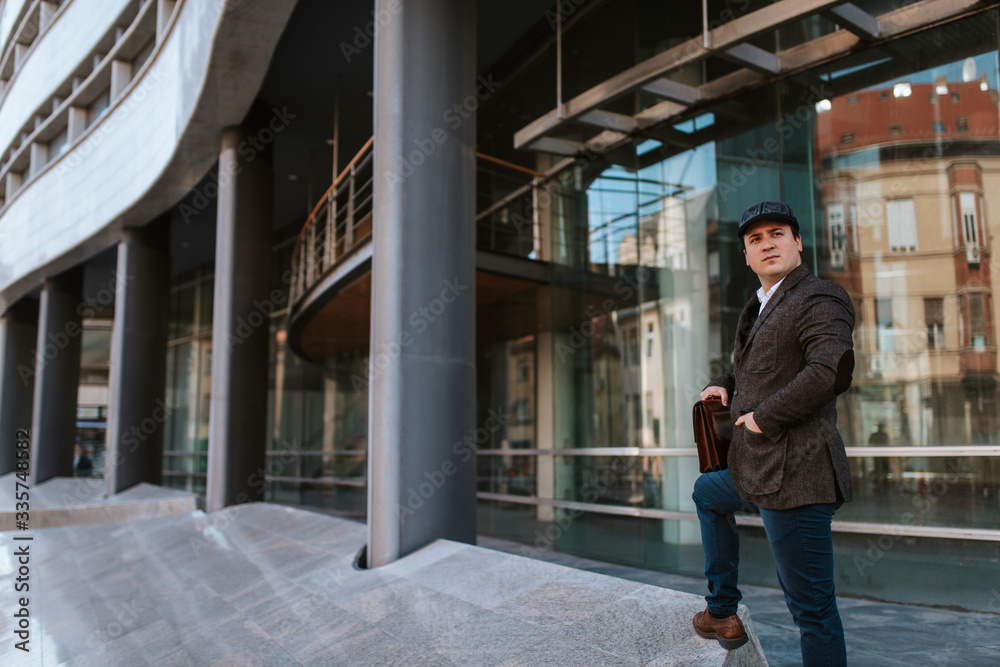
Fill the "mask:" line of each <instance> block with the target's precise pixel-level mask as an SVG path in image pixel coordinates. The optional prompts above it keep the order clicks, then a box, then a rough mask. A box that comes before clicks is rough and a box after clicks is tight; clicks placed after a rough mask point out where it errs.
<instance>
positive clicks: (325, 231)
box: [289, 137, 572, 308]
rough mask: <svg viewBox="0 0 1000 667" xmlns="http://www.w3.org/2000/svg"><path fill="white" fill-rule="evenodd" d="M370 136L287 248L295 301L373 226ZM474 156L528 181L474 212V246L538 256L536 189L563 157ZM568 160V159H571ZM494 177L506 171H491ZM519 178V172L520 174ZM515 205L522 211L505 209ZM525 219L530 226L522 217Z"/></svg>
mask: <svg viewBox="0 0 1000 667" xmlns="http://www.w3.org/2000/svg"><path fill="white" fill-rule="evenodd" d="M373 146H374V137H370V138H369V139H368V141H366V142H365V145H364V146H362V147H361V150H359V151H358V153H357V154H356V155H355V156H354V157H353V158H352V159H351V161H350V162H348V163H347V166H345V167H344V169H343V170H342V171H341V172H340V173H339V174H338V175H337V178H336V179H334V181H333V183H332V184H331V185H330V187H329V188H328V189H327V190H326V192H324V193H323V195H322V197H320V199H319V201H317V202H316V205H315V206H314V207H313V208H312V210H311V211H310V212H309V216H308V217H307V218H306V222H305V224H304V225H303V226H302V230H301V231H300V232H299V235H298V237H297V238H296V240H295V247H294V249H293V250H292V282H291V285H290V287H289V291H290V295H289V296H290V302H291V303H292V305H293V308H294V307H295V305H296V304H297V303H298V302H299V301H300V300H301V299H302V297H303V296H304V295H305V294H306V293H307V292H308V291H309V290H310V289H312V287H313V286H314V285H316V284H317V283H318V282H319V281H321V280H322V279H323V278H324V277H325V276H326V275H327V274H328V273H329V272H330V271H331V270H332V269H333V267H334V266H336V265H337V264H338V263H339V262H340V261H341V260H342V259H343V258H344V257H346V256H347V255H348V254H349V253H350V251H351V250H352V249H353V248H354V247H356V246H357V245H358V243H359V242H361V241H363V240H364V239H366V238H368V236H370V234H371V232H372V229H373V220H372V212H373V204H374V201H373V198H374V164H373V163H374V151H373ZM476 158H478V159H480V160H483V161H486V162H489V163H491V164H494V165H498V166H500V167H503V168H504V169H509V170H511V171H514V172H518V173H519V174H524V175H527V176H529V177H530V178H531V181H530V182H529V183H527V184H526V185H519V186H518V187H516V188H515V190H514V192H512V193H510V194H508V195H506V196H505V197H503V198H502V199H501V200H500V201H499V202H496V203H495V204H491V205H490V206H488V207H487V208H486V209H485V210H484V211H483V212H481V213H479V214H478V215H477V216H476V225H477V236H478V240H477V246H478V247H480V248H486V249H489V250H494V251H497V252H506V253H510V254H516V255H521V256H527V257H534V258H536V259H537V258H539V257H540V248H541V239H540V238H539V224H538V190H539V189H540V188H543V187H544V186H545V184H546V183H547V182H548V181H549V180H551V179H552V178H553V177H554V176H555V175H556V174H557V173H558V172H559V171H561V169H562V168H565V166H566V164H567V162H566V161H564V162H562V163H560V165H557V167H555V168H553V169H550V170H549V171H548V172H546V173H542V172H538V171H534V170H532V169H528V168H527V167H522V166H521V165H517V164H514V163H512V162H508V161H506V160H501V159H499V158H495V157H493V156H490V155H485V154H483V153H476ZM569 162H572V160H570V161H569ZM490 175H491V177H493V178H497V177H499V178H501V179H509V178H510V177H509V176H506V175H501V174H497V173H496V172H495V171H494V172H491V173H490ZM522 180H523V177H522ZM515 205H516V206H520V207H521V211H520V212H518V211H514V213H513V215H511V211H510V210H507V211H504V210H502V209H504V208H505V207H506V208H508V209H510V208H511V207H512V206H515ZM528 222H530V229H527V228H526V227H527V226H528V225H527V224H526V223H528Z"/></svg>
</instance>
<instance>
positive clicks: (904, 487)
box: [479, 3, 1000, 607]
mask: <svg viewBox="0 0 1000 667" xmlns="http://www.w3.org/2000/svg"><path fill="white" fill-rule="evenodd" d="M640 4H641V3H640ZM882 4H885V3H882ZM897 4H898V3H897ZM635 7H636V8H638V7H639V5H635ZM894 8H895V7H894V6H888V5H886V6H880V7H868V8H867V9H869V11H872V12H875V13H881V12H884V11H889V10H891V9H894ZM637 11H640V12H641V9H637ZM653 16H655V13H654V14H653V15H651V16H650V18H651V19H652V18H653ZM588 20H590V19H588ZM593 20H594V21H597V20H598V19H597V17H596V16H595V17H594V19H593ZM996 20H997V16H996V13H994V12H991V13H984V14H980V15H978V16H975V17H972V18H967V19H964V20H961V21H958V22H955V23H952V24H949V25H945V26H942V27H938V28H934V29H932V30H929V31H926V32H922V33H919V34H916V35H913V36H911V37H907V38H904V39H901V40H899V41H897V42H895V43H894V49H893V50H891V51H888V50H882V49H875V50H872V51H868V52H865V53H862V54H857V55H853V56H850V57H849V58H847V59H846V61H835V62H832V63H830V64H828V65H825V66H823V67H820V68H816V69H814V70H812V71H810V72H807V73H805V74H804V75H803V76H802V77H798V78H797V79H795V80H785V81H781V82H777V83H772V84H769V85H767V86H764V87H762V88H759V89H756V90H753V91H751V92H748V93H744V94H742V95H740V96H738V97H737V98H735V99H733V100H730V101H727V102H726V103H723V104H720V105H718V106H717V107H713V108H709V109H705V110H703V111H702V112H701V113H697V114H692V115H691V117H690V118H688V119H686V120H684V121H683V122H679V123H676V124H674V125H673V126H672V127H671V128H670V132H669V133H668V132H664V131H658V132H654V133H652V134H655V135H656V137H653V136H648V137H640V138H638V139H637V140H635V141H634V142H633V143H632V144H631V145H630V146H629V147H628V148H627V149H624V150H622V149H619V150H616V151H614V152H613V153H612V154H609V155H606V156H590V157H589V158H582V159H577V160H575V161H574V163H573V164H572V166H570V167H568V168H567V169H566V170H565V172H564V173H563V174H560V175H559V176H558V177H556V178H553V179H552V180H551V181H549V183H548V185H547V186H546V187H545V189H544V192H543V194H542V196H538V193H535V202H536V203H537V205H538V206H539V207H540V209H541V210H540V213H539V215H538V220H539V223H540V226H541V236H542V244H543V246H544V249H543V252H542V253H541V257H540V259H545V260H548V261H550V262H552V263H553V264H556V265H559V266H560V267H563V269H565V270H560V271H559V272H554V273H553V275H554V278H553V283H552V285H550V286H544V287H540V288H538V289H537V294H536V300H537V302H538V303H539V304H542V305H541V306H540V308H541V309H543V310H546V311H547V312H546V313H545V315H546V317H544V318H539V321H543V322H544V324H547V325H550V326H549V327H547V328H538V329H535V330H530V329H529V331H530V333H531V335H533V337H534V341H535V347H536V350H535V361H534V364H535V366H534V367H535V370H536V372H537V374H538V380H537V382H536V384H535V391H536V394H535V396H534V397H528V398H522V397H521V396H520V395H516V391H517V384H516V382H514V381H513V380H512V377H513V376H512V375H511V373H510V371H509V368H510V367H511V366H513V365H514V364H515V363H516V362H515V361H514V356H515V353H514V352H513V350H510V349H508V350H507V359H508V361H507V363H506V364H505V363H503V362H500V361H497V360H494V361H493V362H492V363H491V364H489V365H488V366H484V365H482V364H481V365H480V366H479V372H480V373H481V374H482V373H483V372H484V371H486V372H491V373H492V374H493V375H492V382H491V384H492V386H493V387H494V390H493V395H494V396H496V395H503V387H504V386H506V388H507V396H508V398H509V402H508V404H507V408H508V410H509V411H510V415H511V420H512V423H513V422H515V421H516V419H515V416H516V415H518V414H519V413H520V412H522V411H523V408H522V406H524V405H532V407H533V408H534V410H533V412H532V418H533V419H534V420H535V429H536V433H537V442H538V444H537V445H536V446H535V448H534V450H533V451H513V450H515V449H522V450H523V448H519V447H516V446H515V445H514V444H513V443H514V439H513V438H502V439H501V440H500V444H499V445H493V448H492V449H488V448H483V449H482V450H481V451H480V454H479V471H480V480H479V491H480V502H481V506H480V532H481V533H484V534H491V535H496V536H498V537H505V538H509V539H513V540H517V541H520V542H524V543H526V545H527V546H526V547H525V548H526V549H531V548H540V549H559V550H566V551H571V552H574V553H578V554H580V555H584V556H590V557H594V558H601V559H608V560H615V561H620V562H625V563H630V564H635V565H640V566H643V567H651V568H657V569H664V570H669V571H673V572H679V573H685V574H693V575H696V576H700V574H701V571H702V568H703V555H702V553H701V548H700V537H699V534H698V533H699V530H698V525H697V521H696V518H695V515H694V511H693V510H694V508H693V505H692V503H691V500H690V494H691V488H692V485H693V482H694V479H695V478H696V476H697V474H698V472H697V461H696V458H695V456H694V451H693V450H692V449H691V446H692V435H691V421H690V416H689V415H690V410H691V405H692V404H693V402H694V401H695V400H697V397H698V394H699V392H700V390H701V389H702V388H703V387H704V385H705V384H706V383H707V382H708V380H709V379H710V378H712V377H715V376H716V375H718V374H720V373H722V372H725V371H726V370H729V369H731V367H732V358H731V350H732V342H733V339H734V335H735V331H734V327H735V324H736V320H737V318H738V315H739V313H740V311H741V309H742V308H743V306H744V304H746V303H747V301H748V300H749V299H750V298H751V297H752V295H753V293H754V292H755V291H756V288H757V287H758V286H759V283H758V282H757V280H756V277H755V276H754V275H753V274H752V273H751V272H750V270H749V268H748V267H747V266H746V261H745V259H744V257H743V255H742V252H741V251H742V248H741V246H740V244H739V241H738V239H737V237H736V234H735V229H736V222H737V221H738V220H739V218H740V216H741V214H742V212H743V210H744V208H745V207H746V206H748V205H749V204H752V203H756V202H758V201H761V200H765V199H782V200H784V201H787V202H788V203H790V204H791V205H792V206H793V207H794V208H795V210H796V211H797V213H798V216H799V219H800V221H801V224H802V236H803V243H804V246H805V252H804V257H803V259H804V262H805V263H806V264H807V265H808V266H809V267H810V268H811V269H812V270H813V272H814V273H816V274H817V275H819V276H821V277H823V278H828V279H830V280H834V281H836V282H838V283H840V284H841V285H843V286H844V288H845V289H846V290H847V291H848V293H849V294H850V295H851V296H852V298H853V300H854V303H855V309H856V311H857V324H856V327H855V349H856V354H857V369H856V371H855V376H854V384H853V386H852V387H851V389H850V390H849V391H848V392H847V393H845V394H844V395H842V396H841V397H840V399H839V405H838V409H839V415H840V430H841V432H842V434H843V436H844V439H845V442H846V444H847V446H848V448H849V455H850V457H851V464H852V476H853V480H854V486H855V499H854V502H852V503H849V504H847V505H845V506H844V507H842V508H841V509H840V510H839V511H838V513H837V516H836V517H835V520H836V522H837V523H836V525H835V530H836V531H837V532H836V534H835V539H836V544H837V549H838V558H839V560H838V565H839V568H840V570H841V571H840V572H839V573H838V578H839V581H838V586H839V590H841V591H843V592H846V593H853V594H863V595H872V594H874V595H876V596H878V597H884V598H886V599H892V600H900V601H915V600H914V599H913V596H912V595H908V594H907V593H905V589H906V587H907V586H906V584H905V581H906V579H907V578H912V577H914V576H921V575H923V576H928V577H929V576H931V573H932V572H933V571H934V570H935V569H937V568H940V567H942V566H959V567H961V568H965V569H966V571H967V572H966V573H967V574H968V575H969V581H970V582H971V581H973V580H976V579H977V578H978V579H979V580H980V581H993V582H996V581H998V580H1000V560H998V555H1000V549H998V545H1000V541H998V540H1000V532H998V530H997V529H998V527H1000V447H997V445H998V444H1000V431H998V424H997V404H996V393H997V387H996V378H997V372H996V365H997V345H996V343H997V341H996V334H995V328H996V326H997V322H998V320H997V315H996V313H995V312H994V305H993V299H992V274H993V273H994V272H996V267H995V265H994V264H995V260H994V259H993V255H992V248H991V243H992V238H993V237H994V234H995V233H996V230H995V229H994V228H995V226H996V225H997V224H998V223H997V222H996V220H995V219H994V218H995V212H996V211H997V210H1000V208H998V207H1000V201H996V200H995V198H996V193H997V192H1000V183H998V182H995V178H996V175H995V174H996V173H998V172H997V171H996V167H997V166H998V164H1000V162H998V160H1000V125H998V116H1000V114H998V93H997V86H998V80H997V79H998V70H997V33H996ZM613 24H614V21H611V20H609V21H608V22H606V23H605V24H604V27H607V26H609V25H613ZM581 30H582V31H583V32H585V30H584V29H581ZM623 30H624V29H623ZM829 31H830V26H828V25H826V21H825V19H810V20H809V21H808V22H806V23H803V24H800V25H796V24H792V25H790V26H788V27H786V28H783V29H782V30H779V31H777V32H776V33H771V34H768V35H764V36H761V37H760V38H759V39H757V40H756V42H755V44H756V45H757V46H761V47H762V48H768V49H769V50H780V49H783V48H789V47H790V46H794V45H795V44H796V43H799V42H801V41H804V40H805V39H812V38H813V37H815V36H819V35H820V34H825V33H827V32H829ZM695 32H696V31H688V34H695ZM629 34H635V35H636V44H637V48H638V47H641V42H642V37H641V30H640V31H638V32H635V33H633V32H632V31H631V30H624V32H623V33H622V37H624V38H626V40H627V35H629ZM605 41H606V42H607V43H614V44H616V46H621V41H620V40H617V39H609V38H608V36H607V35H605ZM566 43H567V44H568V45H572V44H574V42H573V41H572V40H569V41H567V42H566ZM570 48H573V47H570ZM578 48H579V49H585V48H586V47H585V46H583V44H582V43H581V44H579V45H578ZM597 53H599V48H597V47H595V49H594V58H595V59H596V58H597V57H598V56H597ZM583 60H586V59H585V58H583ZM629 64H630V63H629ZM707 66H710V65H707ZM691 76H693V77H694V78H693V79H692V81H691V83H693V84H695V85H696V84H697V83H699V82H700V79H699V78H698V76H697V75H696V74H692V75H691ZM716 76H717V74H716ZM594 83H596V81H588V83H587V86H589V85H594ZM584 88H586V86H584ZM506 92H507V96H508V98H509V99H505V100H501V101H500V102H499V103H498V105H497V106H499V107H504V106H506V107H509V108H516V107H517V106H518V103H519V102H520V99H521V98H520V97H519V96H522V95H527V94H528V92H527V90H524V91H519V90H517V89H511V90H508V91H506ZM579 92H581V90H576V91H575V92H574V91H570V95H572V94H577V93H579ZM570 95H567V97H569V96H570ZM639 97H640V99H637V100H635V104H636V105H638V108H644V106H643V105H644V103H643V100H642V99H641V95H640V96H639ZM495 115H496V116H497V117H499V116H500V115H501V114H500V113H499V112H498V113H496V114H495ZM490 122H491V116H490V115H489V114H486V116H485V118H483V120H481V123H484V124H487V125H488V124H489V123H490ZM490 129H491V130H492V129H493V127H490ZM480 131H481V132H489V130H484V129H481V130H480ZM593 132H594V131H593V130H591V131H590V133H589V134H588V133H586V132H581V133H580V134H579V135H578V136H577V138H586V137H587V136H591V135H592V134H593ZM567 136H569V135H567ZM671 137H674V138H676V140H675V141H670V138H671ZM535 166H537V165H535ZM541 166H542V168H544V167H545V166H547V165H544V164H543V165H541ZM514 206H516V205H512V206H511V208H514ZM991 216H993V217H991ZM501 217H503V216H501ZM506 217H507V218H511V217H513V213H511V212H508V213H507V215H506ZM481 337H482V336H481ZM492 350H493V351H494V353H497V352H498V351H502V350H503V348H502V347H498V346H497V344H495V343H494V344H493V345H492ZM498 369H504V370H505V371H506V372H505V374H504V376H503V378H498V377H497V372H498ZM483 382H484V381H483V380H481V383H483ZM602 449H608V451H607V452H602V451H601V450H602ZM556 450H569V451H568V452H567V453H566V454H564V453H562V452H558V453H557V451H556ZM977 530H978V531H982V532H980V533H977V536H978V537H979V538H980V539H979V540H978V541H976V540H961V539H958V538H959V537H961V536H962V535H963V532H965V531H971V532H973V533H975V532H976V531H977ZM744 532H745V534H746V539H745V540H744V542H745V544H744V563H745V567H742V568H741V576H742V578H743V580H744V581H756V582H759V583H767V584H772V585H774V584H776V582H775V580H774V575H773V564H771V562H770V556H769V552H768V550H767V547H766V540H764V538H763V534H762V533H761V531H760V529H759V528H757V527H754V526H752V525H748V526H747V527H746V530H745V531H744ZM873 545H874V546H873ZM960 554H961V555H960ZM890 563H891V564H890ZM876 579H877V580H879V582H880V583H878V584H877V585H876V584H874V583H873V582H874V581H875V580H876ZM873 591H874V592H873ZM968 593H969V590H968V589H962V588H960V587H959V588H952V589H950V590H949V589H948V588H947V587H941V588H940V589H935V590H934V592H933V596H932V597H934V598H935V599H934V601H935V602H937V603H940V604H957V605H961V606H972V607H975V606H976V605H977V604H978V603H976V602H975V601H974V600H972V599H971V598H970V597H969V595H968ZM925 601H926V600H925ZM982 604H985V602H983V603H982Z"/></svg>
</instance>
